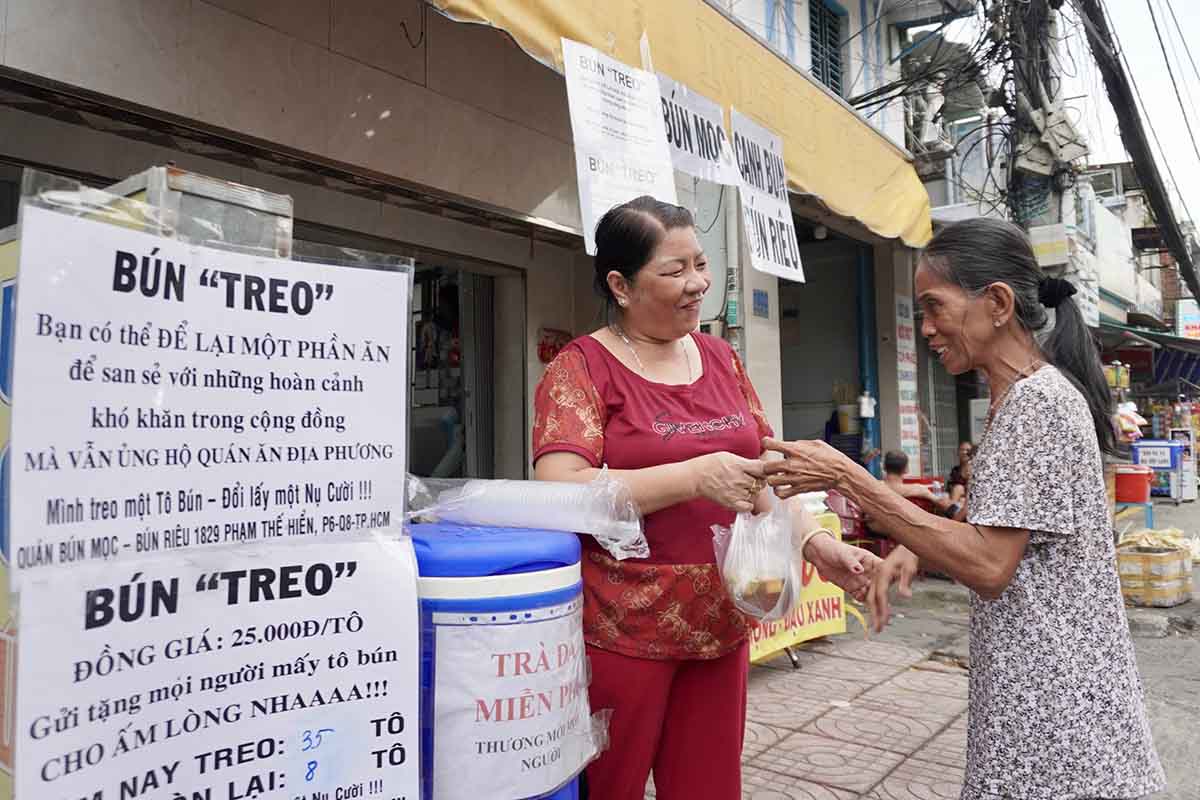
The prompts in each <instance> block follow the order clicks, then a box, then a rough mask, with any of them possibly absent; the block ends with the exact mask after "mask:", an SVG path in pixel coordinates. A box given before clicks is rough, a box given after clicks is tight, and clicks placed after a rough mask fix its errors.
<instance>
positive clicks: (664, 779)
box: [587, 644, 750, 800]
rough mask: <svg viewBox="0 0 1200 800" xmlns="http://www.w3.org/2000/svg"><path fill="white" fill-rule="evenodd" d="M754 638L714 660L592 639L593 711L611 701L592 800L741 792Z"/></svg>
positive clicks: (591, 771) (679, 798)
mask: <svg viewBox="0 0 1200 800" xmlns="http://www.w3.org/2000/svg"><path fill="white" fill-rule="evenodd" d="M747 648H748V645H746V644H743V645H742V646H741V647H739V648H737V649H736V650H734V651H733V652H732V653H730V654H729V655H726V656H722V657H721V658H717V659H713V660H711V661H654V660H650V659H644V658H631V657H629V656H622V655H618V654H616V653H611V652H608V651H605V650H600V649H599V648H595V647H592V646H590V645H589V646H588V648H587V653H588V658H590V659H591V662H592V685H591V688H590V690H589V692H588V697H589V699H590V701H591V706H592V713H595V712H597V711H600V710H603V709H607V708H611V709H612V711H613V715H612V720H611V722H610V725H609V746H608V750H607V751H605V752H604V754H603V755H601V756H600V758H599V759H597V760H596V761H595V762H594V763H593V764H592V765H591V766H590V767H588V770H587V787H588V799H589V800H642V798H643V796H644V795H645V791H646V779H647V777H648V776H649V774H650V770H652V769H653V770H654V786H655V791H656V794H657V797H658V800H684V799H685V798H686V799H687V800H740V798H741V796H742V740H743V737H744V734H745V728H746V680H747V676H748V675H749V671H750V665H749V653H748V652H747Z"/></svg>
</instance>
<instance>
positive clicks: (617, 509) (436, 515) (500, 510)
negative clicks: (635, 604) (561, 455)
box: [409, 471, 650, 560]
mask: <svg viewBox="0 0 1200 800" xmlns="http://www.w3.org/2000/svg"><path fill="white" fill-rule="evenodd" d="M409 480H410V490H409V509H410V514H409V515H410V517H420V518H424V519H436V520H440V521H443V522H454V523H457V524H460V525H476V526H482V527H497V528H534V529H540V530H548V531H566V532H569V533H584V534H588V535H590V536H592V537H593V538H594V539H595V540H596V541H597V542H598V543H599V544H600V546H602V547H603V548H604V549H605V550H607V551H608V552H609V554H611V555H612V557H613V558H616V559H618V560H620V559H626V558H646V557H647V556H649V555H650V548H649V546H648V545H647V544H646V537H645V534H644V533H643V530H642V517H641V514H640V513H639V511H638V508H637V505H636V504H635V503H634V502H633V495H632V494H631V493H630V491H629V488H628V487H627V486H625V484H623V483H621V482H620V481H618V480H615V479H613V478H611V477H609V476H608V473H607V471H604V472H601V474H600V475H599V477H597V478H595V479H594V480H592V481H590V482H588V483H555V482H550V481H509V480H468V481H436V480H428V481H426V480H423V479H420V478H410V479H409Z"/></svg>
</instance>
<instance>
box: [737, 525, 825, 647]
mask: <svg viewBox="0 0 1200 800" xmlns="http://www.w3.org/2000/svg"><path fill="white" fill-rule="evenodd" d="M817 521H818V523H819V524H820V525H822V526H823V527H826V528H828V529H829V530H831V531H834V532H835V533H837V535H838V537H839V538H840V537H841V529H842V528H841V524H840V523H839V522H838V518H837V516H836V515H834V514H829V513H825V514H820V515H818V516H817ZM801 584H802V587H801V589H800V600H799V602H798V603H797V604H796V607H795V608H794V609H792V611H791V613H789V614H788V615H787V616H786V617H784V618H783V619H781V620H778V621H775V622H763V623H759V625H758V626H757V627H755V628H754V630H753V631H752V632H751V633H750V660H751V661H761V660H763V659H764V658H770V657H771V656H772V655H774V654H775V653H778V652H779V651H780V650H782V649H783V648H785V647H792V646H793V645H797V644H800V643H801V642H807V641H809V640H811V639H816V638H818V637H820V636H833V635H835V634H838V633H845V632H846V607H845V592H843V591H842V590H841V589H839V588H838V587H837V586H836V585H834V584H832V583H829V582H828V581H826V580H825V579H824V578H822V577H821V576H820V574H819V573H818V572H817V571H816V569H814V568H813V567H812V565H810V564H807V563H806V564H804V566H803V572H802V573H801Z"/></svg>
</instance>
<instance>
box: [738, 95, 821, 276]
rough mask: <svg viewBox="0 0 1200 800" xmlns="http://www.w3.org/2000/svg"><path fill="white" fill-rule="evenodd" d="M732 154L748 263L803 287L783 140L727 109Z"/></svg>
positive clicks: (802, 272)
mask: <svg viewBox="0 0 1200 800" xmlns="http://www.w3.org/2000/svg"><path fill="white" fill-rule="evenodd" d="M730 119H731V120H732V122H733V152H734V157H735V158H736V159H737V164H738V170H739V171H740V172H741V177H742V182H741V199H742V225H743V226H744V227H745V229H746V241H747V242H748V243H749V248H750V263H751V264H752V265H753V266H754V268H755V269H757V270H758V271H760V272H766V273H768V274H770V275H775V276H776V277H779V278H785V279H787V280H789V281H797V282H800V283H803V282H804V268H803V267H802V266H801V264H800V244H799V242H798V241H797V239H796V226H795V223H794V222H792V208H791V205H790V204H789V202H788V192H787V167H786V166H785V165H784V161H783V140H782V139H780V138H779V137H778V136H776V135H775V134H774V133H772V132H771V131H769V130H767V129H766V128H764V127H762V126H761V125H759V124H758V123H756V122H754V121H753V120H751V119H750V118H748V117H745V116H743V115H742V114H740V113H738V110H737V109H736V108H734V109H730Z"/></svg>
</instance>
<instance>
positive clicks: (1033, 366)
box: [987, 357, 1042, 427]
mask: <svg viewBox="0 0 1200 800" xmlns="http://www.w3.org/2000/svg"><path fill="white" fill-rule="evenodd" d="M1041 364H1042V359H1040V358H1037V357H1035V358H1034V359H1033V360H1032V361H1030V362H1029V366H1028V367H1026V368H1025V369H1023V370H1018V371H1017V374H1016V376H1015V377H1014V378H1013V381H1012V383H1010V384H1009V385H1008V386H1007V387H1006V388H1005V389H1004V391H1003V392H1001V393H1000V396H999V397H997V398H996V399H995V400H993V401H992V404H991V406H990V407H989V408H988V416H987V419H988V427H991V424H992V418H993V417H995V416H996V412H997V411H998V410H999V409H1000V406H1001V404H1002V403H1003V402H1004V398H1006V397H1008V393H1009V392H1011V391H1012V390H1013V387H1014V386H1016V385H1017V382H1018V381H1020V380H1022V379H1024V378H1028V377H1029V376H1030V375H1032V374H1033V373H1034V372H1037V371H1038V370H1039V369H1040V368H1041Z"/></svg>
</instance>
